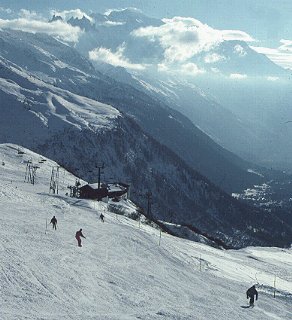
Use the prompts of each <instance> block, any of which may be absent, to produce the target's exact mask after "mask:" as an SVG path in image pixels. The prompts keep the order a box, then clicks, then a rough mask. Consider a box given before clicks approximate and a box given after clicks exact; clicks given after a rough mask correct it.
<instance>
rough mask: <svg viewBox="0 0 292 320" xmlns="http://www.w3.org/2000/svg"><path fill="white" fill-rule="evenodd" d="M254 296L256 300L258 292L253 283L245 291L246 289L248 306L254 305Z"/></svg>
mask: <svg viewBox="0 0 292 320" xmlns="http://www.w3.org/2000/svg"><path fill="white" fill-rule="evenodd" d="M254 296H256V300H258V292H257V290H256V288H255V285H253V286H252V287H250V288H249V289H248V290H247V291H246V298H247V299H248V298H250V300H249V306H250V307H253V306H254Z"/></svg>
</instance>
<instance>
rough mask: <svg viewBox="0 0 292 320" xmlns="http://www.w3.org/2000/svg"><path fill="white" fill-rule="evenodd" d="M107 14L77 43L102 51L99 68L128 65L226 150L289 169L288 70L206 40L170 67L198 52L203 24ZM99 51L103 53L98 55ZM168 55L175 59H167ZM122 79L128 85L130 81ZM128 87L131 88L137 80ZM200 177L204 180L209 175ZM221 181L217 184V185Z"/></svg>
mask: <svg viewBox="0 0 292 320" xmlns="http://www.w3.org/2000/svg"><path fill="white" fill-rule="evenodd" d="M141 15H142V17H141ZM104 17H105V18H104V19H109V17H111V18H110V19H112V24H111V26H109V25H107V26H105V25H103V24H96V25H95V30H94V31H92V32H90V33H86V32H85V33H84V34H82V36H81V38H80V41H79V42H78V43H77V44H76V49H77V50H79V52H81V53H82V54H83V55H84V56H88V54H89V52H98V53H99V54H96V55H95V56H94V57H92V56H91V57H92V59H95V61H93V62H94V65H95V67H96V68H97V69H99V70H101V71H103V70H104V67H103V63H104V62H106V63H113V64H114V65H115V66H119V65H121V66H124V67H126V68H127V72H128V73H131V74H132V75H133V76H134V77H135V79H136V80H137V81H138V82H140V85H139V84H138V87H137V86H136V88H138V90H141V83H142V82H144V85H146V86H148V88H147V89H149V88H152V89H153V90H152V92H151V93H152V95H153V94H154V96H155V97H156V98H158V99H159V100H160V101H164V103H165V104H167V105H168V106H170V107H171V108H173V109H175V110H178V111H179V112H181V113H183V114H184V115H186V116H187V117H189V118H190V119H191V120H192V122H193V123H194V124H195V125H196V126H198V127H199V128H200V129H201V130H202V131H203V132H205V133H207V134H208V135H209V136H210V137H211V138H212V140H214V141H216V142H217V143H218V144H219V145H221V146H222V147H224V148H226V149H227V150H229V151H231V152H233V153H235V154H237V155H238V156H240V157H242V158H244V159H246V160H248V161H251V162H255V163H257V164H259V165H261V166H267V167H272V168H276V169H282V170H288V171H289V172H291V168H292V162H291V160H290V159H291V156H292V154H291V150H292V148H291V141H290V140H289V138H288V137H289V136H290V134H291V129H290V128H289V126H284V127H283V123H285V121H288V120H289V119H290V118H291V112H290V108H289V101H290V100H291V98H292V94H291V90H290V88H291V83H290V82H291V80H290V78H291V77H290V74H289V72H288V71H287V70H284V69H283V68H281V67H279V66H277V65H276V64H275V63H273V62H272V61H271V60H270V59H268V58H267V57H266V56H265V55H263V54H259V53H258V52H256V51H255V50H254V47H252V46H250V45H248V44H247V43H246V42H244V41H239V40H224V41H223V40H221V41H218V42H214V43H212V44H209V43H208V44H206V47H203V48H201V50H199V51H198V52H197V53H196V54H193V55H191V54H189V55H190V58H189V59H188V60H187V61H186V62H184V63H183V62H181V63H179V62H172V63H171V61H172V60H173V59H174V60H175V57H177V59H178V60H179V59H180V57H181V59H183V57H184V56H185V55H186V52H187V51H188V49H187V48H192V49H189V50H190V51H191V50H194V52H195V51H196V50H197V47H196V46H194V43H196V41H198V39H200V36H199V33H198V35H197V37H196V36H195V35H196V34H195V31H194V30H200V28H204V26H203V24H202V23H200V22H199V21H195V20H193V19H191V21H189V20H188V19H187V18H182V17H177V18H173V19H170V20H167V19H166V20H165V19H164V20H158V19H154V20H153V19H151V18H148V19H147V17H146V18H145V16H143V14H142V13H141V12H139V11H135V10H132V11H131V10H124V11H123V10H122V11H113V13H112V16H111V14H110V15H109V16H104ZM187 21H189V23H190V24H191V27H190V28H189V33H188V29H187V23H188V22H187ZM179 22H180V25H181V29H179V25H178V23H179ZM141 30H142V31H141ZM143 30H144V31H143ZM179 30H180V32H179ZM170 31H171V32H170ZM207 31H208V30H207ZM209 31H210V30H209ZM209 31H208V32H209ZM217 31H218V30H217ZM151 32H152V33H151ZM198 32H199V31H198ZM210 32H211V31H210ZM213 32H214V30H213ZM218 32H219V31H218ZM137 34H138V35H139V36H137ZM145 34H146V35H147V36H146V35H145ZM151 35H152V36H151ZM163 35H164V36H163ZM188 35H189V38H188ZM192 37H193V38H192ZM170 39H172V41H171V40H170ZM168 40H169V41H168ZM175 41H176V42H178V43H176V42H175ZM179 41H181V43H179ZM187 45H189V47H187ZM193 46H194V47H193ZM101 48H102V49H103V50H105V51H102V52H99V51H98V50H100V49H101ZM171 50H173V58H172V57H171V55H170V56H169V55H168V52H172V51H171ZM169 61H170V62H169ZM137 68H139V70H138V69H137ZM163 68H164V69H165V70H164V71H162V70H161V69H163ZM117 73H120V71H119V70H117ZM124 76H125V73H124ZM119 80H122V81H124V82H127V81H128V76H125V79H123V76H122V75H121V76H120V77H119ZM145 82H146V83H145ZM128 83H130V84H131V86H132V85H133V82H132V80H130V81H129V82H128ZM136 85H137V84H136ZM150 91H151V90H148V92H147V94H149V92H150ZM154 91H155V92H154ZM144 92H145V91H144ZM201 93H203V96H202V94H201ZM279 110H280V112H279ZM203 173H204V174H205V175H207V173H206V170H204V172H203ZM209 178H211V177H210V176H209ZM211 179H212V178H211ZM219 180H220V179H216V180H212V181H214V182H215V183H217V184H220V182H219ZM223 188H224V189H225V190H228V191H230V190H229V189H228V187H226V186H223Z"/></svg>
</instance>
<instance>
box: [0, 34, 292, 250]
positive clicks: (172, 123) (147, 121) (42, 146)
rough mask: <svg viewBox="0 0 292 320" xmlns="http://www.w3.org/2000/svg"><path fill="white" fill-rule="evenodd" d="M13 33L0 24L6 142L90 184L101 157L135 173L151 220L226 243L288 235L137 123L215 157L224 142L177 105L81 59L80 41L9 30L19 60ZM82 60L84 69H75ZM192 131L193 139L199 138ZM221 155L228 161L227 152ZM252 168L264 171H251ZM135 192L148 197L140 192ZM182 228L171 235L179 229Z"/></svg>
mask: <svg viewBox="0 0 292 320" xmlns="http://www.w3.org/2000/svg"><path fill="white" fill-rule="evenodd" d="M9 33H10V32H2V35H3V36H2V43H3V42H4V43H5V45H3V46H2V48H3V50H2V52H1V53H2V55H3V57H2V58H1V69H0V72H1V87H0V89H1V90H0V94H1V111H2V112H1V114H2V117H1V119H0V123H1V126H0V128H1V138H0V139H1V142H13V143H18V144H21V145H23V146H25V147H30V148H32V149H33V150H38V151H42V153H43V154H44V155H46V156H49V157H50V158H52V159H54V160H57V161H58V162H59V163H61V164H62V165H63V166H65V167H66V168H68V169H70V171H72V172H75V173H78V174H79V175H80V176H81V177H82V178H84V179H86V180H88V181H92V182H95V180H96V172H95V171H96V168H95V166H96V165H97V164H98V163H100V162H104V163H105V165H106V169H105V170H106V172H107V175H108V176H107V177H108V178H109V177H113V178H114V179H115V180H124V181H125V180H126V181H131V184H132V185H133V187H134V188H135V189H137V190H139V192H140V193H144V192H145V191H147V190H151V191H152V193H153V206H152V209H153V210H152V217H151V218H152V219H154V220H162V221H164V222H165V223H175V224H176V225H180V226H182V227H183V228H186V229H188V230H189V232H190V233H192V232H193V231H192V230H195V231H196V232H201V233H204V234H206V235H207V236H209V237H212V238H218V239H219V240H220V241H223V242H224V243H225V245H227V246H228V245H230V246H234V247H241V246H243V245H247V244H274V245H288V244H289V243H290V242H289V241H290V240H289V239H290V238H291V237H290V234H291V227H289V226H285V225H284V224H283V223H282V221H281V220H280V219H278V218H277V217H276V216H274V215H268V214H267V213H265V212H260V211H259V210H254V209H252V208H249V207H246V206H244V205H242V204H240V203H239V202H237V201H236V200H234V199H233V198H231V197H230V196H228V195H227V194H225V193H224V192H222V191H221V190H219V189H218V188H217V187H215V186H214V185H213V184H212V183H210V182H209V181H208V180H207V179H205V178H204V177H203V176H201V175H200V174H198V173H197V172H196V171H194V169H192V168H191V167H190V166H189V165H187V164H186V163H185V162H184V161H183V160H182V159H181V158H180V157H179V156H178V155H177V154H175V153H174V152H173V151H170V150H169V149H168V148H167V147H165V146H164V145H162V144H160V143H159V142H157V141H156V140H155V139H154V138H153V137H151V136H150V135H149V134H148V133H146V132H145V131H143V130H141V127H140V126H139V124H140V125H141V126H142V123H143V121H144V128H145V129H146V128H147V127H148V129H149V128H150V129H151V130H149V131H150V132H151V131H152V133H155V132H157V134H153V135H154V136H157V138H160V139H161V137H166V136H167V133H168V134H171V136H169V137H168V138H169V140H168V141H169V142H172V143H173V144H174V143H175V144H177V145H176V147H177V150H180V149H179V147H181V145H180V144H179V141H182V142H184V143H189V148H190V155H191V152H192V150H193V148H194V146H195V145H196V144H197V145H198V146H200V148H201V150H204V148H207V149H209V150H211V151H212V150H213V151H214V152H216V153H217V155H218V156H219V157H218V158H215V160H213V161H217V162H218V161H219V160H220V154H221V155H222V152H223V149H220V147H219V146H217V145H215V144H214V143H212V144H211V143H210V141H211V140H210V139H209V138H207V136H204V135H203V134H202V133H201V132H200V131H199V130H197V131H195V132H196V135H194V131H193V130H194V126H191V125H190V124H188V122H180V121H183V120H184V118H183V117H182V116H180V115H179V114H178V113H175V112H173V113H172V111H171V109H169V108H167V107H165V106H163V105H161V104H159V102H156V101H155V100H151V99H150V98H147V96H146V95H145V94H143V93H142V92H138V91H137V90H135V89H133V88H131V87H129V86H127V87H125V86H123V85H121V84H120V83H118V82H115V81H114V80H112V79H110V78H107V77H104V76H103V75H102V74H99V73H96V74H95V73H94V69H93V67H92V66H91V65H90V64H89V63H88V62H87V61H86V60H85V59H84V58H81V57H80V62H79V60H78V57H79V56H78V53H77V52H76V51H75V50H74V49H72V48H70V47H68V46H66V45H63V44H60V43H59V42H58V41H55V40H53V39H52V38H50V37H47V36H44V38H43V39H42V35H36V36H35V35H32V34H25V33H21V32H15V33H14V32H11V33H12V34H13V35H14V38H13V37H11V38H10V39H11V40H10V43H11V46H12V47H14V48H16V45H17V43H18V42H20V43H21V44H22V46H19V49H18V52H17V57H19V55H20V54H21V52H23V53H24V55H25V56H24V59H23V61H21V60H20V61H17V58H16V57H15V56H14V54H13V50H12V49H11V50H10V51H9V50H8V49H9V48H10V47H9V42H8V40H7V39H9V37H8V35H9ZM13 39H14V41H13ZM24 39H25V40H26V41H24ZM34 40H35V41H36V42H34ZM42 42H44V47H42V46H41V44H42ZM33 43H34V45H33ZM61 49H63V50H61ZM52 51H53V52H55V54H53V53H52ZM7 52H9V54H8V53H7ZM28 52H30V54H29V55H28V54H27V53H28ZM70 57H73V58H74V59H73V60H71V59H70ZM33 61H36V63H35V64H33ZM71 61H72V64H71ZM66 62H67V63H66ZM16 63H17V64H16ZM27 64H29V68H28V67H27ZM78 65H79V66H80V67H82V66H84V67H83V70H87V72H88V73H86V72H85V71H83V70H81V69H78V68H77V66H78ZM43 66H44V68H43ZM26 67H27V68H26ZM48 70H49V71H48ZM95 85H96V86H97V85H100V87H99V88H97V87H95ZM125 89H127V91H124V90H125ZM74 92H75V93H74ZM76 92H78V93H79V95H77V94H76ZM82 92H83V93H84V94H83V95H82ZM90 95H91V96H94V97H95V99H96V97H97V96H100V97H101V100H107V101H108V102H109V101H112V105H113V106H116V107H118V109H119V110H120V111H118V110H117V108H115V107H111V106H109V105H105V104H102V103H100V102H97V101H96V100H92V99H89V98H87V97H85V96H90ZM149 99H150V100H149ZM150 102H153V103H154V105H151V104H150ZM155 108H156V110H155V113H154V109H155ZM121 111H122V112H121ZM129 115H131V117H129ZM137 123H138V124H137ZM182 124H183V125H182ZM186 125H187V126H188V128H186V129H187V131H186V130H185V129H184V126H186ZM180 129H181V131H179V130H180ZM167 130H168V131H167ZM188 132H189V133H190V135H189V137H188V138H189V140H188V139H187V133H188ZM177 133H179V134H180V136H179V139H180V140H178V139H177ZM191 134H192V135H193V137H196V139H197V143H196V144H194V143H193V142H194V141H195V140H194V139H193V138H192V139H191V137H192V136H191ZM209 143H210V145H209ZM186 146H187V145H186V144H185V145H184V146H183V148H186ZM191 148H192V149H191ZM182 150H183V149H182ZM193 151H194V152H198V150H193ZM208 152H209V151H208ZM178 153H179V152H178ZM210 155H211V156H212V153H211V154H210ZM213 155H214V153H213ZM222 159H226V158H225V156H224V154H223V155H222ZM230 159H231V160H232V157H230ZM210 161H211V160H210ZM225 161H226V160H225ZM231 164H232V162H231ZM208 165H209V167H211V166H210V163H208ZM222 165H224V167H223V168H226V171H227V172H228V173H229V172H230V175H232V167H231V166H230V167H228V166H226V163H225V162H223V161H222ZM223 168H222V169H223ZM220 174H222V172H220ZM250 175H251V176H257V177H259V175H257V174H255V173H250ZM239 177H240V176H238V178H239ZM241 179H243V177H241ZM258 179H262V177H259V178H258ZM141 189H142V190H141ZM135 200H136V201H137V202H138V203H140V204H141V205H143V202H142V200H141V199H139V198H138V196H136V197H135ZM255 217H256V218H255ZM180 228H181V227H178V228H177V230H174V233H176V234H181V230H180ZM272 230H273V232H272ZM271 234H272V236H271Z"/></svg>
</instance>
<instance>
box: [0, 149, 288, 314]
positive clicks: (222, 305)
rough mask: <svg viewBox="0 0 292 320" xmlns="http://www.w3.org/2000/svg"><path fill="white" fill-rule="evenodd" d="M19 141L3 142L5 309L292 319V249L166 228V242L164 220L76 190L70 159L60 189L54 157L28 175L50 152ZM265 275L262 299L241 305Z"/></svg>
mask: <svg viewBox="0 0 292 320" xmlns="http://www.w3.org/2000/svg"><path fill="white" fill-rule="evenodd" d="M17 148H18V147H17V146H15V145H1V146H0V160H1V163H2V161H3V162H4V163H5V165H1V167H0V204H1V208H2V210H1V213H0V220H1V223H0V226H1V236H2V241H1V246H0V251H1V255H0V266H1V273H0V277H1V278H0V285H1V293H0V303H1V311H0V312H1V319H4V320H12V319H13V320H14V319H31V320H34V319H52V320H53V319H65V320H66V319H68V320H69V319H70V320H71V319H90V320H93V319H95V320H96V319H100V320H106V319H117V320H121V319H151V320H152V319H154V320H156V319H176V320H177V319H201V320H205V319H208V320H213V319H216V320H217V319H235V320H237V319H238V320H242V319H253V320H254V319H260V320H268V319H279V320H280V319H281V320H283V319H287V320H288V319H291V317H292V309H291V299H292V296H291V295H292V278H291V274H292V251H291V249H285V250H284V249H278V248H257V247H249V248H246V249H244V250H238V251H233V250H230V251H221V250H217V249H214V248H211V247H208V246H206V245H203V244H197V243H194V242H190V241H187V240H182V239H179V238H174V237H172V236H169V235H166V234H162V238H161V245H160V246H159V245H158V243H159V231H158V230H157V229H153V228H151V227H149V226H146V225H142V227H141V229H139V227H138V224H137V222H136V221H133V220H130V219H128V218H126V217H122V216H115V215H114V214H113V213H111V212H108V211H107V206H106V204H104V203H95V202H91V201H85V200H78V199H73V198H68V197H66V196H65V192H66V186H67V184H68V183H73V182H74V181H75V177H74V176H72V175H71V174H69V173H68V172H65V171H64V170H63V169H61V179H60V180H61V186H60V189H61V190H60V194H59V195H58V196H56V195H52V194H48V183H49V178H50V169H51V166H52V165H55V163H54V162H52V161H50V160H47V161H46V162H45V163H43V164H41V167H40V169H38V170H39V171H38V173H37V184H36V185H34V186H33V185H31V184H28V183H24V182H23V178H24V172H25V163H24V161H25V160H28V159H32V161H33V162H37V161H38V160H39V159H40V156H39V155H38V154H34V153H32V152H30V151H28V150H26V149H23V150H24V152H25V154H24V155H22V156H20V155H18V154H17ZM101 212H103V214H104V215H105V223H104V224H103V223H101V222H100V221H99V219H98V217H99V214H100V213H101ZM53 215H56V217H57V219H58V229H57V231H53V230H52V229H51V227H50V226H49V228H48V230H47V231H46V219H48V220H49V219H50V218H51V217H52V216H53ZM79 228H83V232H84V235H85V236H86V239H83V247H82V248H78V247H77V245H76V240H75V239H74V235H75V232H76V231H77V230H78V229H79ZM274 276H276V286H277V292H276V298H273V290H272V286H273V281H274ZM257 282H258V283H259V287H258V290H259V300H258V301H257V302H256V306H255V308H253V309H244V308H241V306H246V305H247V300H246V296H245V291H246V289H247V288H248V287H249V286H250V285H252V284H254V283H257Z"/></svg>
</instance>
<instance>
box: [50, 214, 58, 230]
mask: <svg viewBox="0 0 292 320" xmlns="http://www.w3.org/2000/svg"><path fill="white" fill-rule="evenodd" d="M50 224H52V225H53V229H55V230H57V219H56V217H55V216H53V218H52V219H51V222H50Z"/></svg>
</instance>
